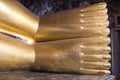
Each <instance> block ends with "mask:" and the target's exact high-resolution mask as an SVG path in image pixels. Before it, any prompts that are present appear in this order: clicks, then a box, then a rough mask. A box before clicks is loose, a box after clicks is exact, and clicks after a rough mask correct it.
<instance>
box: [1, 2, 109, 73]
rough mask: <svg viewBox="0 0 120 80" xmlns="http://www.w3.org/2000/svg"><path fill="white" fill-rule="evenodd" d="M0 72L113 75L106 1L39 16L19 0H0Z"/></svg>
mask: <svg viewBox="0 0 120 80" xmlns="http://www.w3.org/2000/svg"><path fill="white" fill-rule="evenodd" d="M0 14H1V15H0V31H1V32H4V33H7V34H11V35H15V36H19V37H21V38H23V39H26V40H27V41H28V42H27V43H23V42H20V41H18V40H16V39H13V38H11V37H9V36H6V35H3V34H0V43H1V45H0V71H7V70H8V71H11V70H31V69H33V70H37V71H52V72H71V73H81V74H110V70H109V69H110V67H111V64H110V62H109V60H110V58H111V56H110V54H109V52H110V50H111V49H110V47H109V46H108V44H110V38H109V37H108V35H109V34H110V31H109V28H107V27H108V25H109V22H108V15H107V8H106V3H104V2H103V3H98V4H93V5H90V6H87V7H82V8H76V9H72V10H66V11H63V12H57V13H52V14H47V15H44V16H40V17H37V16H35V15H34V14H32V13H31V12H30V11H29V10H27V9H26V8H25V7H24V6H23V5H21V4H20V3H19V2H18V1H17V0H0Z"/></svg>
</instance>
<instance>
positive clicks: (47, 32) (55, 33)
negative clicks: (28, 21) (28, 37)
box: [35, 25, 110, 41]
mask: <svg viewBox="0 0 120 80" xmlns="http://www.w3.org/2000/svg"><path fill="white" fill-rule="evenodd" d="M60 26H61V25H48V26H41V27H40V28H39V30H38V32H37V34H36V35H35V38H36V40H37V41H50V40H60V39H69V38H83V37H95V36H108V35H109V34H110V30H109V28H99V27H97V28H83V29H80V28H79V27H76V28H73V27H68V28H67V27H62V26H61V27H60Z"/></svg>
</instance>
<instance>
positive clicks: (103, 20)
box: [0, 0, 109, 43]
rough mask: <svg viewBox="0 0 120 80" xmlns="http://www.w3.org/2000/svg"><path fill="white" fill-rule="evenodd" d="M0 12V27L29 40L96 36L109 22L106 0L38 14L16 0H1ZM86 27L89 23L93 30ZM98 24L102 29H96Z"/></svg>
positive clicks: (1, 29)
mask: <svg viewBox="0 0 120 80" xmlns="http://www.w3.org/2000/svg"><path fill="white" fill-rule="evenodd" d="M0 14H1V15H0V31H3V32H5V33H8V34H12V35H16V36H19V37H22V38H25V39H27V40H28V41H29V42H28V43H33V42H35V41H48V40H58V39H71V38H79V37H90V36H92V35H93V36H99V34H102V33H99V32H101V30H102V29H104V28H105V27H107V26H108V24H109V23H108V20H107V18H108V15H107V8H106V3H98V4H94V5H90V6H87V7H83V8H76V9H72V10H66V11H63V12H58V13H53V14H48V15H44V16H40V18H38V17H37V16H35V15H33V14H32V13H31V12H30V11H29V10H27V9H26V8H25V7H23V6H22V5H21V4H20V3H19V2H18V1H16V0H0ZM81 26H82V27H81ZM85 27H88V28H91V27H92V28H94V29H96V31H95V30H93V31H92V29H87V28H85ZM98 27H101V29H97V28H98ZM105 30H106V32H107V33H105V34H103V35H104V36H107V35H108V34H109V31H108V30H107V29H105ZM105 30H104V31H105ZM87 32H88V33H87ZM90 33H91V34H90ZM83 34H84V35H83ZM88 34H90V35H88ZM85 35H86V36H85Z"/></svg>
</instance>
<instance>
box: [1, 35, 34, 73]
mask: <svg viewBox="0 0 120 80" xmlns="http://www.w3.org/2000/svg"><path fill="white" fill-rule="evenodd" d="M34 60H35V53H34V49H33V47H31V46H30V45H28V44H25V43H22V42H20V41H18V40H15V39H13V38H11V37H8V36H5V35H2V34H0V71H10V70H30V69H31V67H32V65H33V64H34Z"/></svg>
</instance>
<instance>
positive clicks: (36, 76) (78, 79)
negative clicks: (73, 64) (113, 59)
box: [0, 71, 116, 80]
mask: <svg viewBox="0 0 120 80" xmlns="http://www.w3.org/2000/svg"><path fill="white" fill-rule="evenodd" d="M0 80H116V79H115V77H114V76H112V75H110V76H96V75H79V74H58V73H44V72H42V73H39V72H16V71H15V72H0Z"/></svg>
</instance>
